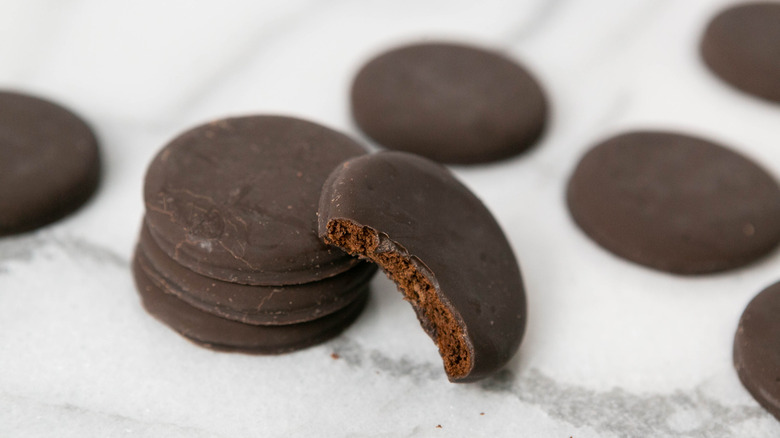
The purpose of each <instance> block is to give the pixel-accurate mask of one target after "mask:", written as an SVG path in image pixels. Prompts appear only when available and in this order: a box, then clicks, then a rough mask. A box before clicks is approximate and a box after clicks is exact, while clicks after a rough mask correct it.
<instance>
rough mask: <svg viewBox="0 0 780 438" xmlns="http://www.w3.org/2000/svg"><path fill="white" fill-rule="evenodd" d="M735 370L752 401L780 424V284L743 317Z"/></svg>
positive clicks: (758, 298) (762, 295)
mask: <svg viewBox="0 0 780 438" xmlns="http://www.w3.org/2000/svg"><path fill="white" fill-rule="evenodd" d="M734 367H735V368H736V369H737V374H738V375H739V380H741V381H742V384H743V385H744V386H745V388H746V389H747V390H748V392H750V394H751V395H752V396H753V398H755V399H756V401H758V403H760V404H761V406H763V407H764V408H765V409H766V410H767V411H769V413H770V414H772V415H774V416H775V418H777V419H778V420H780V283H775V284H773V285H771V286H769V287H768V288H766V289H764V290H763V291H762V292H761V293H759V294H758V295H757V296H756V297H755V298H753V300H752V301H751V302H750V304H748V305H747V308H745V311H744V313H742V317H741V318H740V320H739V328H737V334H736V336H734Z"/></svg>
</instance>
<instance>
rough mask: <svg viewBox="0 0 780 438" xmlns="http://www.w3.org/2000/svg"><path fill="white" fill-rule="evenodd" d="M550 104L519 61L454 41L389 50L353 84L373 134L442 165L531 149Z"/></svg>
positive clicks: (364, 124)
mask: <svg viewBox="0 0 780 438" xmlns="http://www.w3.org/2000/svg"><path fill="white" fill-rule="evenodd" d="M547 106H548V105H547V100H546V98H545V96H544V93H543V92H542V89H541V88H540V86H539V84H538V83H537V81H536V79H534V78H533V77H532V76H531V75H530V73H528V71H526V69H525V68H523V67H521V66H520V65H518V64H517V63H516V62H514V61H512V60H510V59H508V58H506V57H504V56H503V55H501V54H499V53H496V52H492V51H489V50H485V49H481V48H476V47H469V46H464V45H458V44H452V43H425V44H417V45H410V46H404V47H400V48H397V49H394V50H391V51H389V52H386V53H384V54H382V55H380V56H378V57H376V58H374V59H372V60H371V61H369V62H368V63H367V64H366V65H365V66H364V67H363V68H362V69H361V70H360V72H359V73H358V74H357V76H356V78H355V80H354V83H353V85H352V115H353V117H354V118H355V121H356V122H357V124H358V126H359V127H360V129H362V130H363V131H364V132H365V133H366V134H367V135H368V136H369V137H371V138H373V139H374V140H376V141H377V142H378V143H379V144H381V145H382V146H384V147H386V148H389V149H396V150H400V151H407V152H413V153H415V154H419V155H422V156H425V157H428V158H430V159H432V160H436V161H439V162H443V163H453V164H472V163H482V162H488V161H495V160H500V159H504V158H507V157H510V156H513V155H516V154H519V153H521V152H523V151H525V150H526V149H528V148H529V147H530V146H531V145H533V144H534V143H535V142H536V141H537V140H538V139H539V137H540V136H541V135H542V132H543V131H544V127H545V124H546V119H547V112H548V110H547Z"/></svg>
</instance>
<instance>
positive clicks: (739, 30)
mask: <svg viewBox="0 0 780 438" xmlns="http://www.w3.org/2000/svg"><path fill="white" fill-rule="evenodd" d="M779 47H780V3H777V2H759V3H743V4H737V5H734V6H731V7H730V8H728V9H726V10H724V11H722V12H721V13H720V14H718V15H717V16H716V17H715V18H714V19H713V20H712V21H711V22H710V24H709V26H707V30H706V31H705V32H704V37H703V38H702V42H701V53H702V57H703V58H704V62H705V63H706V64H707V66H709V68H710V69H711V70H712V71H713V72H714V73H715V74H717V75H718V76H720V77H721V78H722V79H723V80H725V81H726V82H728V83H729V84H731V85H733V86H734V87H736V88H739V89H740V90H742V91H745V92H747V93H750V94H753V95H755V96H758V97H762V98H764V99H769V100H772V101H775V102H780V79H778V78H780V49H778V48H779Z"/></svg>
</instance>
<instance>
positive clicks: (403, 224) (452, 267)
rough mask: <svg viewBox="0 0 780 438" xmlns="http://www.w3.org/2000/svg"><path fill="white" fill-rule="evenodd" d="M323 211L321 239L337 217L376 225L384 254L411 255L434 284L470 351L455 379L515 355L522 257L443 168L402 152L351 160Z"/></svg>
mask: <svg viewBox="0 0 780 438" xmlns="http://www.w3.org/2000/svg"><path fill="white" fill-rule="evenodd" d="M319 215H320V235H321V236H323V237H325V236H326V235H327V234H328V223H329V222H330V221H333V220H348V221H349V222H351V223H354V224H356V225H358V226H360V227H370V228H371V229H373V230H376V231H377V232H379V236H380V244H379V250H380V251H381V250H382V248H383V247H385V246H387V247H388V248H389V249H388V250H391V251H402V252H405V253H406V256H407V257H409V258H410V259H411V261H412V263H413V264H414V265H415V267H416V269H417V270H419V271H420V272H422V273H423V275H424V276H425V277H426V278H427V279H428V280H429V282H430V283H432V284H433V286H434V291H435V294H436V295H437V296H438V298H439V299H440V300H441V302H442V303H443V304H444V305H445V306H446V307H447V308H448V309H449V310H450V312H452V314H453V315H454V317H455V320H456V321H457V324H458V325H459V326H460V328H461V330H462V331H463V334H464V335H465V340H466V343H467V345H468V349H469V354H470V356H471V369H470V370H468V372H467V373H466V374H465V375H464V376H461V377H459V378H453V376H450V379H451V380H454V381H459V382H469V381H474V380H478V379H481V378H484V377H487V376H489V375H491V374H493V373H495V372H496V371H498V370H499V369H500V368H501V367H503V366H504V365H505V364H506V363H507V362H508V361H509V360H510V359H511V358H512V356H513V355H514V354H515V352H516V351H517V349H518V347H519V345H520V341H521V340H522V336H523V332H524V329H525V323H526V303H525V292H524V289H523V283H522V279H521V276H520V270H519V267H518V264H517V260H516V259H515V256H514V253H513V251H512V248H511V247H510V245H509V243H508V242H507V239H506V237H505V235H504V233H503V231H502V230H501V228H500V226H499V225H498V223H497V222H496V220H495V218H494V217H493V216H492V215H491V213H490V212H489V211H488V210H487V208H486V207H485V206H484V204H482V202H481V201H480V200H479V199H478V198H477V197H476V196H474V194H472V193H471V192H470V191H469V190H468V189H467V188H466V187H465V186H464V185H463V184H461V183H460V182H459V181H458V180H457V179H456V178H455V177H454V176H453V175H452V174H451V173H450V172H449V171H448V170H447V169H446V168H445V167H443V166H441V165H438V164H436V163H434V162H432V161H429V160H427V159H425V158H422V157H419V156H416V155H412V154H408V153H403V152H380V153H377V154H372V155H368V156H363V157H358V158H354V159H351V160H349V161H347V162H345V163H344V164H342V165H341V166H339V167H338V168H337V169H336V170H334V172H333V174H331V176H330V177H329V178H328V181H327V182H326V183H325V185H324V186H323V192H322V198H321V200H320V210H319ZM412 304H413V305H414V302H413V303H412ZM416 310H418V309H416ZM420 315H421V313H420V311H419V310H418V317H420ZM421 323H422V325H423V327H424V328H425V329H426V331H428V333H429V334H432V332H431V330H432V327H430V324H429V322H428V321H425V320H421ZM432 337H433V336H432ZM434 339H435V338H434Z"/></svg>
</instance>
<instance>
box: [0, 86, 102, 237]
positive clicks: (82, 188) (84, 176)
mask: <svg viewBox="0 0 780 438" xmlns="http://www.w3.org/2000/svg"><path fill="white" fill-rule="evenodd" d="M99 179H100V158H99V155H98V145H97V140H96V139H95V136H94V134H93V133H92V130H90V128H89V127H88V126H87V125H86V123H84V121H83V120H81V119H80V118H79V117H78V116H76V115H74V114H73V113H72V112H70V111H68V110H67V109H65V108H63V107H61V106H58V105H55V104H53V103H51V102H47V101H45V100H41V99H38V98H35V97H31V96H26V95H23V94H17V93H11V92H0V236H3V235H7V234H14V233H20V232H24V231H29V230H32V229H35V228H38V227H41V226H43V225H46V224H48V223H51V222H53V221H55V220H57V219H59V218H61V217H63V216H65V215H66V214H68V213H70V212H72V211H74V210H76V209H77V208H78V207H80V206H81V205H82V204H83V203H84V202H86V200H87V199H88V198H89V197H90V195H92V193H93V192H94V191H95V189H96V188H97V185H98V181H99Z"/></svg>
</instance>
